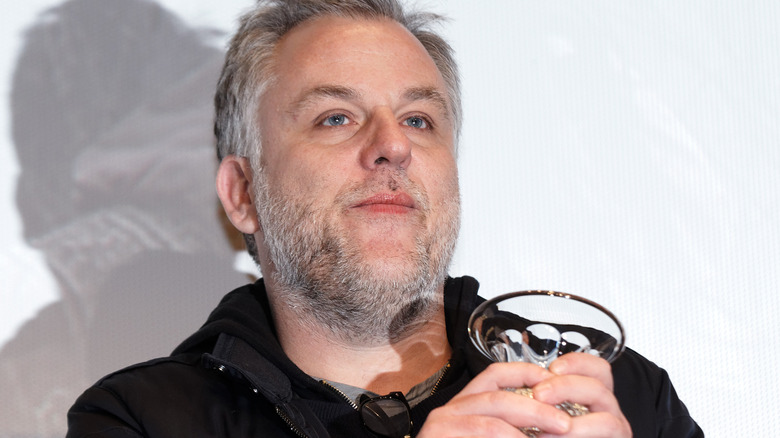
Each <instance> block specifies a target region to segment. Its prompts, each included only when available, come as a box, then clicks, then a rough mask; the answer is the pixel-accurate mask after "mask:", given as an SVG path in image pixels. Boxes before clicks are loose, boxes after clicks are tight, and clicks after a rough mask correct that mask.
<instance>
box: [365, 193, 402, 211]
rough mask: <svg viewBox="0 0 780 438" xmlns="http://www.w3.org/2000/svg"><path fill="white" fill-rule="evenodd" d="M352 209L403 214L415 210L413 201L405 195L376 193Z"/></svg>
mask: <svg viewBox="0 0 780 438" xmlns="http://www.w3.org/2000/svg"><path fill="white" fill-rule="evenodd" d="M352 208H359V209H364V210H369V211H373V212H377V213H405V212H408V211H409V210H412V209H414V208H415V205H414V199H412V197H411V196H409V195H407V194H406V193H378V194H376V195H373V196H371V197H369V198H366V199H363V200H362V201H360V202H358V203H357V204H355V205H354V206H353V207H352Z"/></svg>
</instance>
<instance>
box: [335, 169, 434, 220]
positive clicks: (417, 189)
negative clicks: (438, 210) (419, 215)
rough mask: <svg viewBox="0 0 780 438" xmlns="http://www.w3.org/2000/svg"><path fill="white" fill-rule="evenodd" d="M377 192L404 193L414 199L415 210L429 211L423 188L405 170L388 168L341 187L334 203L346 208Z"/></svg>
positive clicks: (426, 196) (428, 203) (428, 202)
mask: <svg viewBox="0 0 780 438" xmlns="http://www.w3.org/2000/svg"><path fill="white" fill-rule="evenodd" d="M377 193H391V194H393V193H405V194H407V195H409V196H410V197H411V198H412V199H413V200H414V208H415V209H416V210H420V211H421V212H423V213H428V212H429V211H430V201H429V200H428V194H427V192H426V191H425V189H424V188H422V187H421V186H420V185H419V184H416V183H415V182H413V181H412V180H411V179H409V177H408V176H407V175H406V173H405V172H401V171H398V170H389V169H388V170H386V171H383V172H381V173H379V174H374V175H372V176H371V177H369V178H367V179H366V180H364V181H357V182H353V183H350V184H348V185H347V186H345V187H343V188H342V189H341V190H339V192H338V193H337V195H336V203H337V205H339V206H340V207H342V208H344V209H346V208H349V207H351V206H353V205H355V204H358V203H360V202H361V201H363V200H365V199H366V198H369V197H371V196H373V195H376V194H377Z"/></svg>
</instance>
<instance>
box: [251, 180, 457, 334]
mask: <svg viewBox="0 0 780 438" xmlns="http://www.w3.org/2000/svg"><path fill="white" fill-rule="evenodd" d="M257 173H258V175H257V179H256V180H255V187H254V189H255V199H256V200H257V204H256V205H257V206H258V220H259V221H260V224H261V226H262V228H263V234H264V236H265V245H266V248H267V249H268V251H269V256H270V261H271V263H272V265H273V272H272V273H271V278H270V279H271V280H272V282H273V283H274V284H275V285H276V286H277V287H278V289H279V290H278V291H276V293H275V295H274V298H275V299H276V300H279V301H280V302H281V303H283V305H285V306H287V308H288V309H292V310H293V311H294V312H295V313H296V315H299V316H300V318H301V322H302V323H303V324H313V325H314V326H316V327H324V328H326V329H327V330H328V331H330V332H331V333H333V334H334V336H336V337H338V338H339V339H341V340H342V341H343V342H346V343H353V344H354V343H359V344H361V345H372V344H376V343H381V342H386V341H387V340H390V341H396V340H398V339H401V338H403V337H404V335H405V333H406V332H407V329H408V328H409V327H410V326H413V325H415V324H418V323H421V322H424V321H427V320H428V319H430V318H431V317H432V316H433V314H434V313H435V312H436V311H437V310H438V309H439V307H440V306H441V299H442V297H441V296H440V295H439V288H440V287H441V286H442V284H443V282H444V280H445V278H446V275H447V269H448V267H449V263H450V260H451V259H452V253H453V252H454V249H455V242H456V240H457V234H458V228H459V219H460V200H459V194H458V189H457V176H455V177H454V181H451V182H449V183H450V184H451V187H452V189H453V190H452V196H451V199H448V200H446V201H445V202H444V203H442V205H439V206H436V208H442V209H445V211H446V214H443V215H441V216H440V217H441V220H440V221H439V222H441V223H435V224H431V226H430V232H429V233H427V234H426V235H419V236H418V237H417V238H416V241H415V245H414V250H413V251H412V252H411V253H410V254H409V255H408V257H406V260H400V261H398V262H396V263H395V265H396V266H394V267H393V268H394V269H393V270H392V272H393V274H394V275H393V276H392V277H391V276H390V275H388V274H385V273H383V272H382V271H381V269H379V267H377V266H373V265H372V264H371V263H369V262H368V261H366V260H365V259H364V256H363V254H362V252H361V251H362V249H361V247H360V245H359V244H355V243H354V242H353V241H351V240H350V239H349V236H348V233H347V230H340V229H339V227H338V226H337V224H333V223H331V222H329V221H328V219H329V216H328V214H327V212H326V211H323V210H321V209H320V210H318V209H315V208H314V207H313V206H312V205H311V203H310V202H305V201H302V200H300V199H291V198H290V197H289V196H287V197H286V196H284V195H282V194H279V193H274V192H272V191H271V189H270V188H269V187H268V183H267V180H266V178H265V174H264V172H262V171H260V172H257ZM383 178H384V180H383V181H381V182H376V183H373V184H368V185H363V186H360V187H354V188H353V187H350V188H349V190H344V191H343V192H344V193H340V194H339V196H338V197H337V199H336V202H335V206H336V207H337V208H339V207H342V206H344V205H349V204H350V202H353V201H354V200H356V199H361V197H363V196H365V195H366V194H367V193H372V191H371V189H373V191H376V190H377V189H380V188H381V189H386V188H390V190H394V189H397V188H398V187H399V186H402V187H403V189H404V190H405V191H406V192H407V193H409V194H410V195H411V196H412V197H413V198H414V199H415V203H416V205H417V206H418V207H420V208H419V212H418V213H419V216H418V219H419V220H420V223H421V224H425V219H426V217H427V216H428V214H429V212H430V205H429V203H428V199H427V196H426V195H425V194H424V193H423V192H422V191H421V190H419V189H417V188H416V186H414V185H413V184H412V183H411V182H410V181H408V178H407V177H406V176H405V175H403V174H400V173H398V172H390V171H388V172H386V175H384V174H383ZM382 262H383V263H388V264H389V263H391V262H394V261H387V260H383V261H382ZM385 269H386V268H385Z"/></svg>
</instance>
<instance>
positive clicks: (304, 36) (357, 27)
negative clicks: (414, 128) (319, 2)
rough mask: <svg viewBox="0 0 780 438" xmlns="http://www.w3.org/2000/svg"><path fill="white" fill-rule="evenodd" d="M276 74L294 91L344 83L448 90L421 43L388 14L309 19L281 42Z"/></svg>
mask: <svg viewBox="0 0 780 438" xmlns="http://www.w3.org/2000/svg"><path fill="white" fill-rule="evenodd" d="M272 72H273V75H274V77H275V80H274V83H275V85H276V86H281V87H283V88H284V89H286V90H288V91H289V92H291V93H292V92H294V91H295V90H296V89H297V90H300V89H302V88H307V87H311V86H312V85H316V84H318V83H321V84H342V83H343V84H348V85H349V86H350V87H354V88H356V89H363V90H369V91H375V90H378V89H384V90H385V91H387V92H389V93H390V92H392V91H393V90H401V89H408V88H410V87H425V88H437V89H441V91H442V94H445V93H444V89H445V87H444V80H443V79H442V77H441V74H440V72H439V70H438V68H437V67H436V64H435V63H434V62H433V59H431V57H430V55H429V54H428V52H427V51H426V50H425V48H424V47H423V46H422V44H421V43H420V42H419V41H418V40H417V39H416V38H415V37H414V36H413V35H412V34H411V33H410V32H409V31H408V30H407V29H405V28H404V27H403V26H402V25H401V24H399V23H397V22H395V21H393V20H389V19H383V18H379V19H362V18H357V19H355V18H345V17H336V16H326V17H321V18H316V19H313V20H309V21H306V22H304V23H302V24H300V25H298V26H297V27H295V28H293V29H292V30H291V31H289V32H288V33H287V34H286V35H285V36H284V37H283V38H282V39H281V40H280V41H279V44H278V45H277V47H276V49H275V51H274V59H273V65H272ZM272 88H275V87H273V86H272ZM277 91H278V88H277Z"/></svg>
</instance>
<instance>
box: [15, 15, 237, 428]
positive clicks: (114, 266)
mask: <svg viewBox="0 0 780 438" xmlns="http://www.w3.org/2000/svg"><path fill="white" fill-rule="evenodd" d="M209 36H211V35H209V33H208V32H206V31H196V30H193V29H188V28H187V27H186V26H185V25H184V24H183V23H182V22H181V21H179V20H178V19H177V18H176V17H174V16H172V15H171V14H170V13H169V12H167V11H166V10H164V9H162V8H161V7H160V6H158V5H156V4H154V3H151V2H148V1H128V0H73V1H69V2H66V3H64V4H63V5H61V6H58V7H56V8H54V9H51V10H49V11H47V12H46V13H44V14H43V15H41V16H40V17H39V19H38V20H37V22H36V23H35V24H34V25H33V26H32V27H31V28H30V29H29V30H28V32H27V34H26V39H25V44H24V48H23V51H22V53H21V56H20V58H19V60H18V64H17V66H16V71H15V74H14V78H13V84H12V86H13V90H12V96H11V101H12V108H11V110H12V129H13V140H14V143H15V145H16V149H17V155H18V157H19V161H20V164H21V168H22V173H21V176H20V179H19V181H18V192H17V203H18V207H19V211H20V213H21V216H22V219H23V222H24V237H25V239H26V241H27V242H28V243H29V244H30V245H32V246H33V247H35V248H37V249H39V250H40V251H42V253H43V254H44V255H45V257H46V261H47V263H48V265H49V268H50V270H51V271H52V273H53V274H54V276H55V278H56V279H57V283H58V287H59V295H60V300H59V301H58V302H56V303H54V304H52V305H50V306H48V307H46V308H45V309H43V310H42V311H41V312H40V313H39V314H38V315H37V316H36V317H35V318H34V319H33V320H31V321H29V322H27V323H26V324H25V325H24V326H23V327H22V328H21V329H20V330H19V331H18V334H17V336H16V337H15V339H13V340H11V341H10V342H9V343H7V344H6V345H5V346H4V347H3V349H2V351H0V394H2V397H3V399H4V400H5V401H6V403H4V407H3V409H2V411H0V436H13V437H27V436H29V437H33V436H35V437H44V438H45V437H49V436H52V437H53V436H63V435H64V432H65V428H66V419H65V414H66V411H67V409H68V408H69V407H70V405H71V404H72V403H73V401H74V400H75V398H76V397H77V396H78V395H79V394H80V393H81V392H82V391H83V390H84V389H86V387H87V386H89V385H90V384H91V383H93V382H94V381H95V380H97V379H98V378H100V377H101V376H102V375H104V374H106V373H108V372H110V371H113V370H115V369H118V368H121V367H123V366H126V365H129V364H132V363H134V362H139V361H142V360H146V359H149V358H152V357H155V356H162V355H166V354H168V353H169V352H170V351H171V350H172V349H173V348H174V347H175V346H176V344H177V343H178V342H180V341H181V340H183V339H184V337H186V336H187V335H188V334H189V333H191V332H192V331H194V330H195V329H196V328H197V327H199V326H200V325H201V324H202V323H203V322H204V321H205V319H206V317H207V316H208V312H209V311H210V310H211V309H212V308H213V307H214V306H215V305H216V303H217V302H218V301H219V299H220V298H221V297H222V295H223V294H224V293H225V292H227V291H229V290H230V289H231V288H233V287H235V286H237V285H239V284H242V283H245V282H246V277H245V276H244V275H242V274H239V273H237V272H235V271H233V270H232V269H231V266H232V263H233V255H234V247H235V242H237V241H240V237H239V238H238V240H236V239H234V238H232V237H233V236H228V235H227V234H226V233H225V232H224V229H223V222H221V221H220V216H221V215H223V213H222V211H221V209H220V208H219V207H218V202H217V200H216V196H215V194H214V170H215V165H216V158H215V152H214V147H213V140H212V137H213V135H212V133H211V126H212V118H213V115H212V112H213V110H212V105H211V101H212V93H213V91H214V88H215V83H216V79H217V77H218V74H219V69H220V67H221V62H222V52H221V51H219V50H216V49H214V48H212V47H210V46H208V45H207V44H205V42H204V41H205V39H206V38H208V37H209ZM231 242H232V243H233V245H231ZM19 293H24V291H19Z"/></svg>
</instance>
